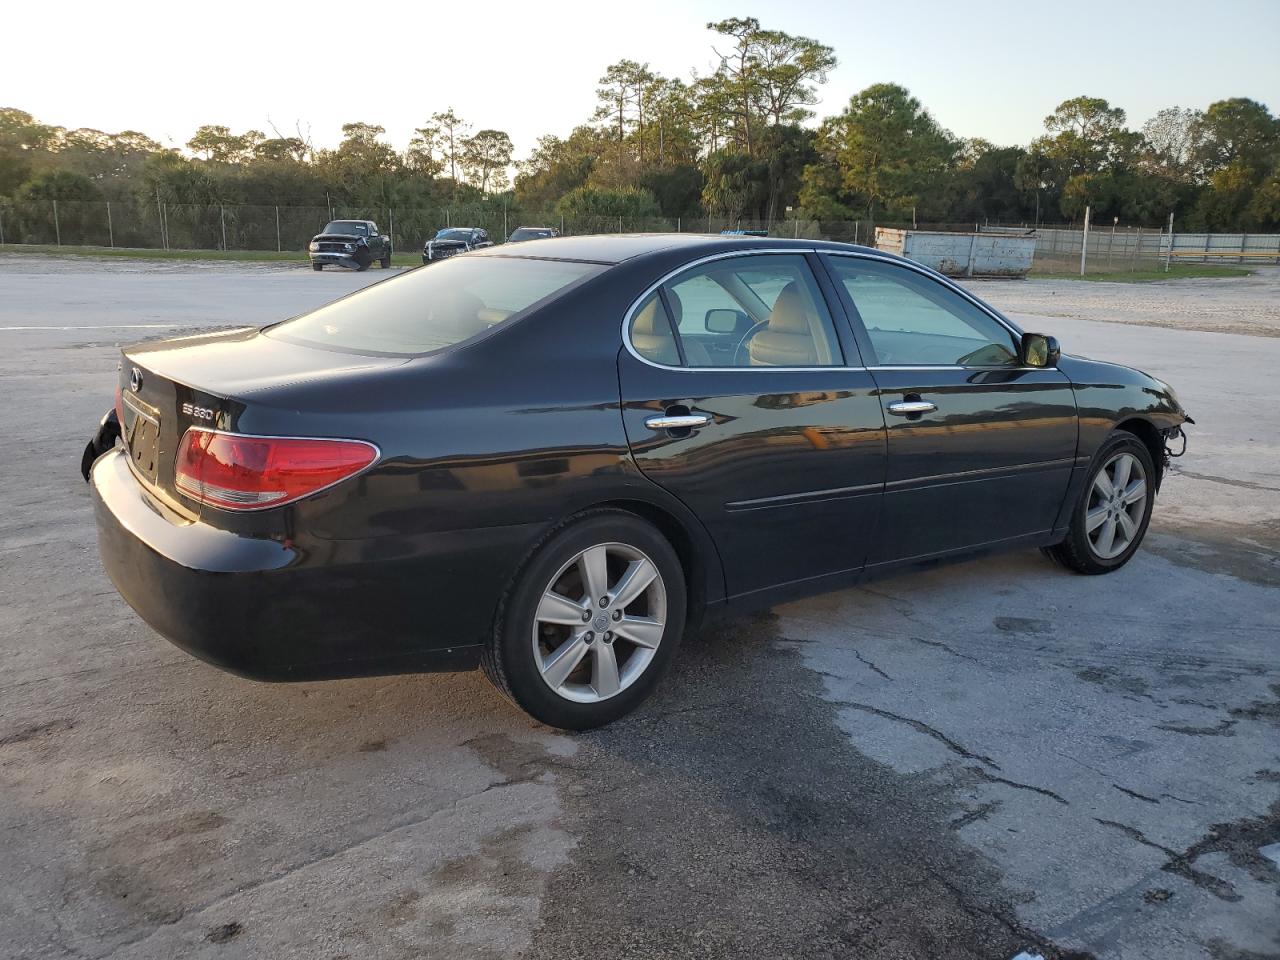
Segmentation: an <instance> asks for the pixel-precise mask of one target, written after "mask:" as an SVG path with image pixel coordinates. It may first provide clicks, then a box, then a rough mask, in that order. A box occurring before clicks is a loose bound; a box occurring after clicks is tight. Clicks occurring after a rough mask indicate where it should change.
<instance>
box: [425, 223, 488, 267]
mask: <svg viewBox="0 0 1280 960" xmlns="http://www.w3.org/2000/svg"><path fill="white" fill-rule="evenodd" d="M445 234H450V236H445ZM457 234H463V236H457ZM492 246H493V241H492V240H490V239H489V234H488V233H487V232H486V231H484V230H481V229H480V228H479V227H446V228H445V229H443V230H440V231H439V232H437V233H436V235H435V236H434V237H432V238H431V239H430V240H428V241H427V242H426V243H424V244H423V245H422V262H423V263H424V264H428V263H436V262H438V261H440V260H446V259H448V258H449V257H454V256H457V255H458V254H460V253H470V252H471V251H472V250H484V249H485V248H487V247H492Z"/></svg>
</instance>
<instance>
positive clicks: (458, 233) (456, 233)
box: [435, 227, 471, 240]
mask: <svg viewBox="0 0 1280 960" xmlns="http://www.w3.org/2000/svg"><path fill="white" fill-rule="evenodd" d="M435 238H436V239H437V240H470V239H471V231H470V230H464V229H462V228H461V227H453V228H452V229H446V230H441V231H440V232H438V233H437V234H436V236H435Z"/></svg>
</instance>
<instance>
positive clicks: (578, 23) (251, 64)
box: [0, 0, 1280, 158]
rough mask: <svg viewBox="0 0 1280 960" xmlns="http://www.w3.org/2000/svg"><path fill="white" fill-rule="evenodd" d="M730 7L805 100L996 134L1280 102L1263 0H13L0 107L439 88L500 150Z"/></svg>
mask: <svg viewBox="0 0 1280 960" xmlns="http://www.w3.org/2000/svg"><path fill="white" fill-rule="evenodd" d="M50 11H55V12H56V19H53V18H51V16H50ZM731 16H755V17H757V18H758V19H759V20H760V21H761V23H762V25H763V26H765V27H768V28H773V29H779V30H785V31H787V32H788V33H793V34H800V35H803V36H808V37H813V38H815V39H817V40H820V41H821V42H823V43H826V44H828V45H829V46H832V47H834V48H835V52H836V56H837V57H838V58H839V61H840V64H839V67H838V68H837V69H836V70H835V71H833V72H832V74H831V76H830V78H829V81H828V83H827V84H825V85H824V86H823V87H822V88H821V90H820V93H821V97H822V100H821V103H820V104H819V105H818V106H816V107H815V108H814V109H815V110H816V111H817V112H818V114H819V116H823V115H828V114H832V113H836V112H838V111H839V110H840V109H841V108H842V107H843V106H844V104H845V103H846V102H847V101H848V99H849V97H850V96H852V95H853V94H854V93H856V92H857V91H859V90H861V89H863V88H864V87H867V86H869V85H870V84H872V83H878V82H885V81H889V82H894V83H899V84H902V85H903V86H905V87H907V88H908V89H909V90H911V92H912V93H913V94H914V95H915V96H916V97H917V98H919V100H920V101H921V102H922V103H923V104H924V106H925V107H926V108H927V109H928V110H929V111H930V112H931V113H932V114H933V115H934V117H935V118H936V119H937V120H938V121H939V122H940V123H941V124H942V125H943V126H944V127H946V128H948V129H949V130H951V131H952V132H953V133H954V134H956V135H957V136H962V137H983V138H985V139H987V140H990V141H992V142H993V143H996V144H999V145H1008V144H1025V143H1027V142H1029V141H1030V140H1031V139H1032V138H1033V137H1035V136H1037V135H1039V134H1040V133H1042V132H1043V121H1044V117H1045V115H1046V114H1048V113H1049V112H1050V111H1051V110H1052V109H1053V107H1054V106H1055V105H1056V104H1058V103H1059V102H1060V101H1062V100H1065V99H1068V98H1070V97H1074V96H1077V95H1080V94H1088V95H1090V96H1098V97H1103V98H1105V99H1107V100H1109V101H1110V102H1111V104H1112V105H1113V106H1118V107H1121V108H1123V109H1124V110H1125V111H1126V113H1127V114H1128V119H1129V123H1130V125H1131V126H1133V127H1135V128H1136V127H1140V126H1141V124H1142V123H1143V122H1144V121H1145V120H1147V119H1148V118H1149V117H1151V116H1152V115H1153V114H1154V113H1155V112H1156V111H1157V110H1159V109H1160V108H1162V107H1166V106H1173V105H1177V106H1182V107H1197V108H1203V107H1205V106H1207V105H1208V104H1209V103H1211V102H1213V101H1214V100H1219V99H1223V98H1225V97H1232V96H1244V97H1251V98H1253V99H1255V100H1260V101H1262V102H1263V103H1265V104H1267V105H1268V106H1269V107H1270V108H1271V109H1272V111H1273V112H1275V111H1280V0H1219V2H1214V0H1196V2H1183V0H1158V2H1156V0H1144V2H1140V3H1139V2H1132V0H1109V2H1097V0H1071V2H1064V0H1058V2H1055V3H1052V4H1050V3H1041V2H1036V0H1021V2H1014V0H1005V2H1000V3H997V2H990V0H953V2H941V0H909V2H906V3H886V2H884V0H878V2H866V0H843V2H839V0H791V2H789V3H786V4H776V3H770V4H761V3H759V2H754V3H753V2H746V0H742V2H719V0H683V2H682V0H644V2H642V3H619V2H616V0H615V2H613V3H610V2H608V0H597V2H577V0H573V2H568V0H566V2H556V0H519V2H508V0H488V2H475V0H472V2H444V0H426V2H423V0H416V2H413V3H401V2H398V0H371V2H364V3H362V2H360V0H347V2H344V3H336V2H329V0H308V2H299V0H294V2H291V3H280V2H274V0H259V2H257V3H246V2H242V0H218V2H216V3H200V4H195V3H184V2H182V0H177V2H174V0H169V2H164V3H154V2H149V0H147V2H142V0H134V2H131V0H118V2H115V3H109V4H108V3H103V2H101V0H94V2H91V3H86V2H82V0H63V2H61V3H59V4H57V5H56V6H55V7H45V6H43V4H35V3H15V4H11V5H9V8H8V9H7V10H6V11H5V14H4V26H5V32H6V34H7V39H8V42H7V43H6V44H5V53H4V57H3V60H2V61H0V106H9V107H17V108H19V109H22V110H26V111H27V112H29V113H31V114H34V115H35V116H36V117H37V118H38V119H39V120H42V121H44V122H46V123H53V124H57V125H59V126H65V127H93V128H96V129H100V130H105V131H107V132H111V133H115V132H118V131H120V130H125V129H134V130H140V131H142V132H143V133H146V134H148V135H150V136H152V137H154V138H155V139H157V140H159V141H160V142H161V143H163V144H165V145H167V146H182V145H183V144H184V143H185V142H186V141H187V140H188V139H189V138H190V137H191V134H192V133H193V132H194V131H195V128H196V127H197V126H199V125H200V124H203V123H218V124H224V125H226V126H229V127H231V128H232V130H233V131H234V132H237V133H238V132H241V131H243V130H246V129H257V130H261V131H263V132H264V133H266V135H267V136H271V135H272V127H273V125H274V127H275V128H276V129H278V130H280V131H281V133H282V134H284V135H292V134H293V133H294V131H295V129H300V130H301V131H302V133H303V134H304V136H308V137H310V139H311V140H312V142H313V143H314V145H315V146H317V147H329V146H334V145H335V144H336V143H337V142H338V140H339V139H340V138H341V126H342V124H343V123H345V122H349V121H355V120H359V121H364V122H369V123H376V124H379V125H381V126H383V127H385V128H386V131H387V133H386V139H387V141H388V142H390V143H391V144H392V145H393V146H395V147H396V148H397V149H403V148H404V147H405V146H406V145H407V143H408V141H409V138H410V137H411V136H412V135H413V129H414V128H415V127H417V126H421V125H422V124H423V123H424V122H426V121H427V120H428V118H429V117H430V115H431V114H432V113H434V112H437V111H440V110H443V109H445V108H447V107H450V106H452V107H453V108H454V109H455V110H456V111H457V112H458V114H459V115H461V116H462V117H463V118H464V119H466V120H468V121H469V122H470V123H471V124H472V125H473V127H474V128H475V129H481V128H486V127H488V128H496V129H500V130H505V131H507V132H508V133H509V134H510V136H511V138H512V140H513V141H514V143H515V146H516V157H517V158H519V157H523V156H524V155H526V154H527V153H528V152H529V151H530V150H531V149H532V147H533V146H534V142H535V141H536V139H537V137H538V136H540V135H542V134H545V133H555V134H558V135H561V136H563V135H565V134H567V133H568V132H569V131H570V130H571V129H572V128H573V127H574V126H575V125H577V124H579V123H581V122H583V121H584V120H586V119H587V118H589V117H590V115H591V113H592V111H593V109H594V107H595V102H596V99H595V90H596V87H597V82H596V81H597V80H598V79H599V77H600V76H601V75H602V74H603V73H604V70H605V67H607V66H608V65H609V64H610V63H613V62H615V61H617V60H619V59H622V58H624V57H626V58H630V59H634V60H639V61H641V62H646V61H647V62H648V63H649V65H650V67H651V68H652V69H654V70H656V71H658V72H660V73H663V74H666V75H669V76H680V77H683V78H685V79H688V78H689V77H690V76H691V73H692V71H694V70H696V71H698V72H699V73H700V74H705V73H709V72H711V71H712V70H713V69H714V67H715V64H716V57H715V55H714V53H713V51H712V45H713V44H718V45H721V48H722V49H723V39H722V38H718V37H717V36H716V35H715V34H713V33H712V32H710V31H708V30H707V29H706V24H707V22H709V21H713V20H720V19H723V18H726V17H731Z"/></svg>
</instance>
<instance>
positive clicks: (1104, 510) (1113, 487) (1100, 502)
mask: <svg viewBox="0 0 1280 960" xmlns="http://www.w3.org/2000/svg"><path fill="white" fill-rule="evenodd" d="M1155 475H1156V474H1155V467H1154V464H1153V463H1152V460H1151V452H1150V451H1149V450H1147V447H1146V445H1145V444H1144V443H1143V442H1142V441H1141V440H1139V439H1138V438H1137V437H1135V436H1134V435H1133V434H1131V433H1123V432H1122V433H1117V434H1115V435H1114V436H1112V437H1110V438H1109V439H1108V440H1107V441H1106V442H1105V443H1104V444H1103V445H1102V448H1101V449H1100V450H1099V451H1098V453H1097V455H1096V456H1094V458H1093V465H1092V467H1091V470H1090V474H1089V480H1088V484H1087V486H1086V487H1085V491H1084V495H1083V496H1082V497H1081V498H1080V502H1079V503H1078V504H1076V508H1075V511H1074V512H1073V513H1072V515H1071V526H1070V527H1069V528H1068V530H1067V536H1066V538H1065V539H1064V540H1063V541H1062V542H1061V543H1059V544H1055V545H1054V546H1052V547H1048V548H1046V549H1045V551H1044V552H1045V554H1046V555H1047V556H1049V557H1051V558H1052V559H1054V560H1056V561H1058V562H1059V563H1061V564H1062V565H1063V566H1065V567H1067V568H1069V569H1071V570H1075V571H1077V572H1079V573H1088V574H1098V573H1110V572H1111V571H1112V570H1118V569H1119V568H1120V567H1123V566H1124V565H1125V564H1126V563H1128V562H1129V559H1130V558H1131V557H1132V556H1133V555H1134V554H1135V553H1136V552H1137V550H1138V546H1139V545H1140V544H1141V543H1142V538H1143V537H1144V536H1145V535H1146V532H1147V525H1148V524H1149V523H1150V522H1151V507H1152V505H1153V504H1154V502H1155V496H1156V492H1155Z"/></svg>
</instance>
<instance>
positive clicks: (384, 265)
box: [378, 250, 391, 270]
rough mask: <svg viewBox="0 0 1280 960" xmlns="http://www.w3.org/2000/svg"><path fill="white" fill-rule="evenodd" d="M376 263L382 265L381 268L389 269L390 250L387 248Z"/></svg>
mask: <svg viewBox="0 0 1280 960" xmlns="http://www.w3.org/2000/svg"><path fill="white" fill-rule="evenodd" d="M378 263H379V264H381V265H382V269H383V270H390V269H391V251H390V250H388V251H387V255H386V256H385V257H383V258H382V259H381V260H379V261H378Z"/></svg>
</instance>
